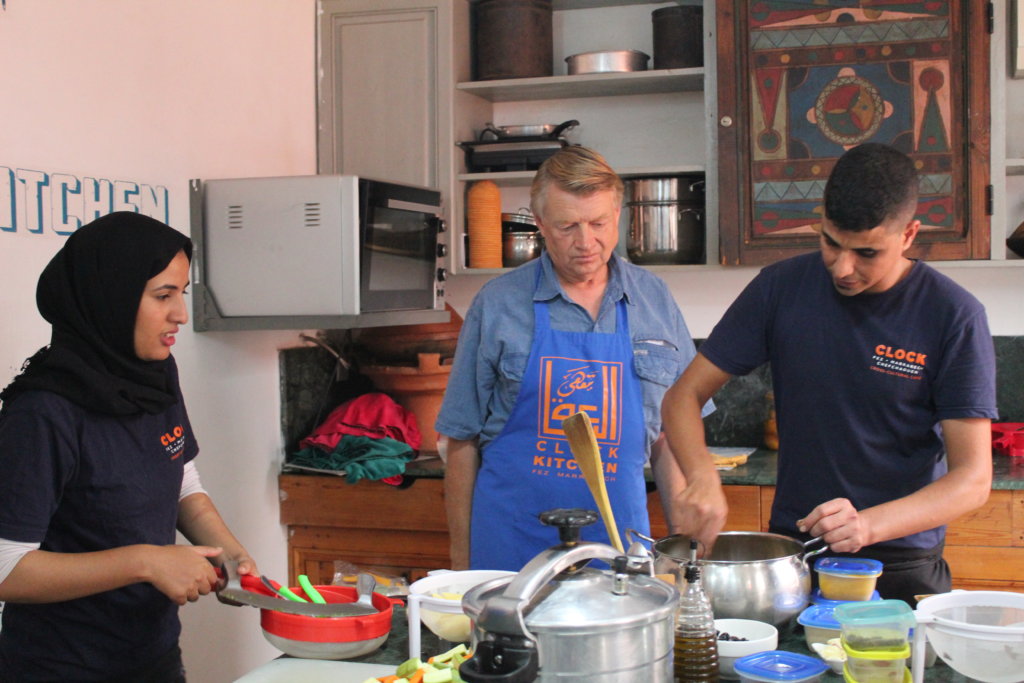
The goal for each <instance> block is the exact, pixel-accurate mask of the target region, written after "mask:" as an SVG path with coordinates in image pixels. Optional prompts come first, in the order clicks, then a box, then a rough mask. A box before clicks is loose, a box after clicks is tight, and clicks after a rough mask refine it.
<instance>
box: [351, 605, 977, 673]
mask: <svg viewBox="0 0 1024 683" xmlns="http://www.w3.org/2000/svg"><path fill="white" fill-rule="evenodd" d="M421 642H422V648H421V652H420V656H421V658H422V659H426V658H427V657H430V656H432V655H435V654H439V653H441V652H445V651H446V650H448V649H450V648H452V647H454V646H455V643H449V642H448V641H444V640H441V639H440V638H438V637H437V636H435V635H434V634H433V633H432V632H431V631H430V630H429V629H428V628H426V627H422V628H421ZM779 649H780V650H788V651H790V652H799V653H801V654H805V655H810V656H812V657H813V656H816V655H814V653H812V652H811V651H810V650H809V649H808V647H807V643H806V641H805V640H804V635H803V629H802V628H801V627H800V626H799V625H796V626H795V630H793V631H791V632H788V633H785V634H780V637H779ZM408 658H409V627H408V616H407V613H406V610H405V608H404V607H399V606H396V607H395V616H394V621H393V622H392V627H391V634H390V635H389V636H388V639H387V640H386V641H385V642H384V645H383V646H382V647H381V648H380V649H379V650H377V651H376V652H371V653H370V654H368V655H364V656H362V657H358V658H356V659H353V660H350V661H354V662H370V663H374V664H394V665H395V666H397V665H399V664H401V663H402V662H404V661H405V660H406V659H408ZM821 680H822V683H838V682H839V681H842V680H843V677H842V676H841V675H837V674H834V673H832V671H828V672H826V673H825V675H824V676H822V677H821ZM924 680H925V681H926V683H970V682H971V681H972V680H973V679H970V678H967V677H966V676H962V675H960V674H958V673H957V672H955V671H953V670H952V669H950V668H949V667H948V666H947V665H946V664H945V663H944V662H943V661H942V660H941V659H940V660H938V661H937V662H936V663H935V666H932V667H929V668H926V669H925V675H924Z"/></svg>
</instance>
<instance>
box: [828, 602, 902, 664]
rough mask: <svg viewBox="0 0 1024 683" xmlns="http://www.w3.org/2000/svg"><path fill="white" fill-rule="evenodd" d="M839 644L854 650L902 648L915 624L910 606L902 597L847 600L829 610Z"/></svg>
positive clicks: (900, 649) (895, 649) (873, 650)
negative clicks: (861, 600)
mask: <svg viewBox="0 0 1024 683" xmlns="http://www.w3.org/2000/svg"><path fill="white" fill-rule="evenodd" d="M832 614H833V616H834V617H835V619H836V621H838V622H839V628H840V631H841V634H842V639H843V645H846V646H849V647H850V648H852V649H854V650H856V651H858V652H868V653H875V652H882V653H884V652H892V651H902V650H903V648H904V647H905V646H906V645H907V644H908V643H909V642H910V630H911V629H912V628H914V625H915V624H916V623H917V622H916V620H915V619H914V612H913V611H912V610H911V609H910V605H908V604H907V603H905V602H903V601H902V600H873V601H866V602H847V603H844V604H842V605H839V606H838V607H836V608H835V609H834V610H833V611H832Z"/></svg>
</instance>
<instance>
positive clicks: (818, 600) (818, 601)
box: [811, 588, 882, 607]
mask: <svg viewBox="0 0 1024 683" xmlns="http://www.w3.org/2000/svg"><path fill="white" fill-rule="evenodd" d="M868 599H869V600H881V599H882V596H881V595H879V594H878V591H872V592H871V597H870V598H868ZM844 602H861V601H859V600H858V601H853V600H829V599H828V598H826V597H825V596H823V595H822V594H821V589H820V588H815V589H814V590H813V591H811V604H812V605H825V606H826V607H836V606H838V605H841V604H843V603H844Z"/></svg>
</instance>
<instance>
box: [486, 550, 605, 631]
mask: <svg viewBox="0 0 1024 683" xmlns="http://www.w3.org/2000/svg"><path fill="white" fill-rule="evenodd" d="M621 554H622V553H620V552H619V551H618V550H616V549H615V548H613V547H611V546H610V545H604V544H603V543H580V544H579V545H575V546H571V547H566V546H564V545H563V546H557V547H555V548H549V549H547V550H544V551H542V552H541V553H540V554H539V555H537V556H536V557H534V558H533V559H532V560H530V561H529V562H528V563H527V565H526V566H525V567H523V568H522V570H521V571H520V572H519V573H518V574H516V575H515V577H513V579H512V581H511V582H510V583H509V584H508V586H506V588H505V590H504V591H503V592H502V593H501V595H496V596H493V597H491V598H489V599H488V600H487V604H486V605H485V606H484V608H483V610H482V611H481V612H480V618H479V619H478V620H477V626H478V627H479V628H480V629H481V630H483V631H486V632H487V633H493V634H505V635H509V636H518V637H524V638H529V639H531V640H532V639H533V634H531V633H530V631H529V629H527V628H526V617H525V611H526V608H527V607H529V606H530V604H531V602H532V601H533V599H534V598H535V597H536V596H537V595H538V594H539V593H540V591H541V590H542V589H543V588H544V587H545V586H547V585H548V583H550V582H551V580H552V579H554V578H555V577H556V576H558V575H559V574H561V573H562V572H563V571H565V570H566V569H568V568H569V567H571V566H573V565H575V564H579V563H580V562H583V561H584V560H604V561H605V562H607V563H608V564H611V563H612V562H613V561H614V560H615V558H616V557H618V556H619V555H621Z"/></svg>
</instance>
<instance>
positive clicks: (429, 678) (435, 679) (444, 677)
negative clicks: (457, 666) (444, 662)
mask: <svg viewBox="0 0 1024 683" xmlns="http://www.w3.org/2000/svg"><path fill="white" fill-rule="evenodd" d="M451 680H452V670H451V669H427V672H426V673H425V674H423V683H451Z"/></svg>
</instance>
